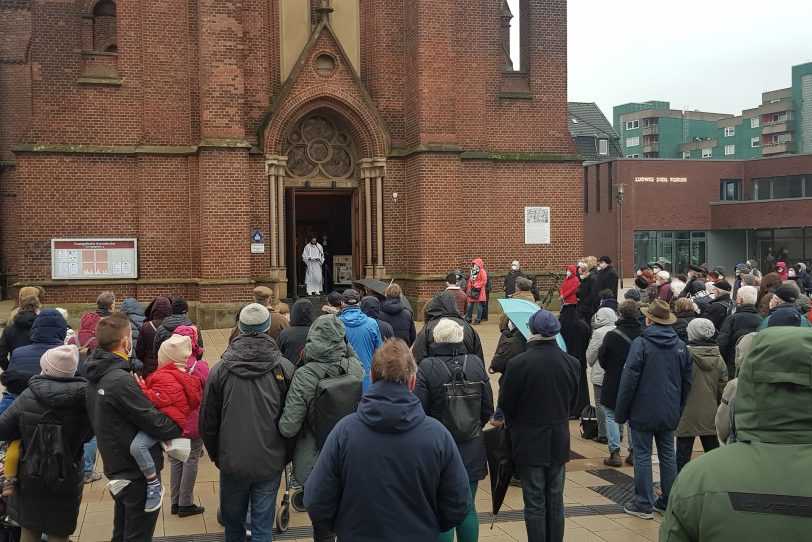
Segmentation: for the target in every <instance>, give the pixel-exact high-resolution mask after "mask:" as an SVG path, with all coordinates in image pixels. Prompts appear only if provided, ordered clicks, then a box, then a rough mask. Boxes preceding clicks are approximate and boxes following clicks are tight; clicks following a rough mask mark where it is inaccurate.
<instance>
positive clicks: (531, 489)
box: [518, 464, 564, 542]
mask: <svg viewBox="0 0 812 542" xmlns="http://www.w3.org/2000/svg"><path fill="white" fill-rule="evenodd" d="M518 468H519V475H520V476H521V478H522V497H523V498H524V525H525V529H526V530H527V542H561V541H562V540H564V465H563V464H562V465H550V466H549V467H538V466H533V465H518Z"/></svg>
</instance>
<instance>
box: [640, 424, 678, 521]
mask: <svg viewBox="0 0 812 542" xmlns="http://www.w3.org/2000/svg"><path fill="white" fill-rule="evenodd" d="M631 432H632V435H633V436H634V502H635V503H636V504H637V505H638V506H639V507H641V508H642V509H644V510H649V511H650V510H651V507H652V506H653V505H654V479H653V477H652V474H651V441H652V440H654V441H655V442H656V443H657V457H659V458H660V486H661V487H662V489H663V496H662V504H663V505H664V506H665V505H666V504H668V494H669V493H671V486H672V485H673V484H674V478H676V477H677V456H676V454H675V453H674V432H673V431H659V432H656V433H651V432H648V431H638V430H637V429H632V431H631Z"/></svg>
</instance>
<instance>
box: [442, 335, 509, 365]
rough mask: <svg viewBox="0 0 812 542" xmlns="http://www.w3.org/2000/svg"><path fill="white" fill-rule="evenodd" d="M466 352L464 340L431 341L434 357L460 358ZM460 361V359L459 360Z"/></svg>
mask: <svg viewBox="0 0 812 542" xmlns="http://www.w3.org/2000/svg"><path fill="white" fill-rule="evenodd" d="M516 331H518V329H514V330H513V332H516ZM520 334H521V332H520ZM522 337H524V335H522ZM467 353H468V348H467V347H466V346H465V342H461V343H435V342H433V343H431V355H432V356H435V357H447V356H460V357H461V358H462V357H464V356H465V355H466V354H467ZM460 362H462V360H461V361H460Z"/></svg>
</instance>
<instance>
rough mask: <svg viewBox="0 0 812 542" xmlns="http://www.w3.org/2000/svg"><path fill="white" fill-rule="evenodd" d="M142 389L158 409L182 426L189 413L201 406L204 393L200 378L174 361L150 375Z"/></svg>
mask: <svg viewBox="0 0 812 542" xmlns="http://www.w3.org/2000/svg"><path fill="white" fill-rule="evenodd" d="M141 390H142V391H143V392H144V395H146V396H147V399H149V400H150V401H152V404H153V405H155V406H156V407H158V410H160V411H161V412H163V413H164V414H166V415H167V416H169V417H170V418H172V421H174V422H175V423H176V424H178V425H179V426H180V427H184V426H185V425H186V420H187V418H188V417H189V414H190V413H191V412H192V411H193V410H194V409H196V408H198V407H199V406H200V401H201V399H202V395H203V387H202V386H201V384H200V379H199V378H197V377H194V376H192V375H189V374H186V373H184V372H183V371H181V370H180V369H178V368H177V367H175V365H173V364H172V363H169V364H167V365H164V366H163V367H161V368H159V369H158V370H157V371H155V372H154V373H152V374H151V375H149V376H148V377H147V379H146V380H145V381H144V383H143V384H141Z"/></svg>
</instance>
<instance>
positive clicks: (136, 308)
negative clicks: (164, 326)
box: [121, 297, 146, 321]
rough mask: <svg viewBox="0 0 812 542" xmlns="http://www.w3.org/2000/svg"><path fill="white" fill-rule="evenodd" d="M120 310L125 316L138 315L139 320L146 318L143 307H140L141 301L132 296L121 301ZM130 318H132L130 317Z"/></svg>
mask: <svg viewBox="0 0 812 542" xmlns="http://www.w3.org/2000/svg"><path fill="white" fill-rule="evenodd" d="M121 312H123V313H124V314H126V315H127V316H130V317H133V316H140V317H141V321H143V320H144V318H146V314H145V313H144V309H142V308H141V303H139V302H138V300H137V299H136V298H134V297H128V298H127V299H125V300H124V301H122V302H121ZM130 319H131V320H132V318H130Z"/></svg>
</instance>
